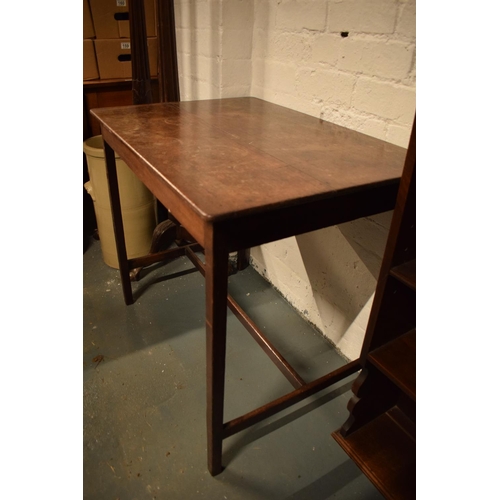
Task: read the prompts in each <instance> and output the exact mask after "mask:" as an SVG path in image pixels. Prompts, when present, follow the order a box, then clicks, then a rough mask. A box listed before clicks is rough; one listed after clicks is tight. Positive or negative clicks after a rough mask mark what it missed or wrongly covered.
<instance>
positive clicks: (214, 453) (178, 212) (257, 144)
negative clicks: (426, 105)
mask: <svg viewBox="0 0 500 500" xmlns="http://www.w3.org/2000/svg"><path fill="white" fill-rule="evenodd" d="M91 114H92V115H93V116H94V117H95V118H96V119H97V120H98V121H99V123H100V125H101V129H102V135H103V138H104V141H105V152H106V161H107V169H108V180H109V188H110V196H111V200H112V208H113V217H114V227H115V237H116V242H117V248H118V256H119V262H120V274H121V279H122V287H123V291H124V297H125V302H126V303H127V304H132V303H133V301H134V298H133V293H132V287H131V283H130V278H129V270H130V269H131V268H133V267H136V266H137V265H146V264H150V263H152V262H155V261H158V260H162V259H163V258H165V256H166V254H165V252H163V253H162V254H160V255H149V256H147V257H144V258H139V259H130V260H128V259H127V256H126V253H125V243H124V237H123V224H122V220H121V212H120V200H119V192H118V185H117V181H116V167H115V160H114V151H116V152H117V153H118V154H119V156H120V157H121V158H123V160H124V161H125V162H126V163H127V165H128V166H129V167H130V168H131V169H132V170H133V171H134V172H135V174H136V175H137V177H138V178H139V179H140V180H141V181H142V182H143V183H144V184H145V185H146V186H147V187H148V188H149V189H150V190H151V191H152V192H153V194H154V195H155V196H156V197H157V198H158V199H159V200H160V201H161V202H162V203H163V204H164V205H165V206H167V207H168V208H169V211H170V212H171V213H172V214H173V216H174V217H175V218H176V219H177V220H178V221H179V222H180V223H181V224H182V225H183V226H184V227H185V228H186V230H187V231H188V232H189V233H190V234H191V235H192V236H193V237H194V239H195V240H196V241H197V242H198V243H197V244H191V245H188V246H186V247H182V248H180V249H175V250H174V251H175V252H179V253H185V254H186V255H187V256H188V257H189V258H190V259H191V260H192V261H193V263H194V264H195V266H196V267H197V268H198V269H199V270H200V271H201V272H202V273H203V274H204V275H205V279H206V331H207V366H206V369H207V434H208V468H209V471H210V473H211V474H212V475H216V474H218V473H220V472H221V471H222V442H223V440H224V439H225V438H227V437H229V436H231V435H233V434H235V433H237V432H239V431H241V430H243V429H246V428H247V427H249V426H251V425H253V424H255V423H257V422H259V421H261V420H263V419H264V418H267V417H269V416H271V415H274V414H275V413H277V412H279V411H281V410H283V409H285V408H287V407H289V406H291V405H292V404H295V403H297V402H299V401H301V400H303V399H305V398H307V397H309V396H311V395H313V394H315V393H316V392H318V391H320V390H322V389H325V388H326V387H328V386H330V385H331V384H333V383H335V382H338V381H340V380H342V379H343V378H345V377H347V376H349V375H351V374H353V373H355V372H356V371H358V370H359V368H360V363H359V360H354V361H352V362H350V363H347V364H346V365H344V366H343V367H341V368H339V369H336V370H334V371H332V372H331V373H329V374H327V375H325V376H323V377H321V378H319V379H317V380H314V381H309V382H307V381H305V380H303V379H302V378H301V376H300V375H299V374H298V373H297V372H296V371H295V370H294V369H293V367H291V366H290V365H289V363H288V362H287V361H286V360H285V359H284V358H283V356H281V354H280V353H279V352H278V351H277V349H275V347H274V346H273V345H272V344H271V343H270V342H269V340H268V339H266V338H265V337H264V335H263V334H262V332H260V331H259V329H258V328H257V326H256V325H255V324H254V323H253V322H252V321H251V320H250V318H248V316H247V315H246V314H245V312H244V311H243V310H242V309H241V308H240V307H239V306H238V304H236V302H235V301H234V299H233V298H232V297H230V296H228V285H227V275H228V254H229V252H233V251H237V250H241V249H245V248H251V247H253V246H257V245H261V244H263V243H267V242H270V241H275V240H279V239H282V238H285V237H289V236H293V235H297V234H301V233H305V232H309V231H313V230H316V229H320V228H323V227H327V226H332V225H335V224H339V223H342V222H346V221H350V220H354V219H357V218H359V217H365V216H368V215H372V214H375V213H380V212H384V211H387V210H391V209H392V208H394V204H395V199H396V194H397V190H398V185H399V180H400V177H401V172H402V168H403V164H404V160H405V149H403V148H400V147H397V146H394V145H392V144H388V143H385V142H383V141H380V140H377V139H374V138H372V137H369V136H366V135H363V134H360V133H357V132H355V131H352V130H348V129H346V128H343V127H340V126H337V125H334V124H332V123H329V122H325V121H323V120H320V119H317V118H313V117H311V116H308V115H305V114H302V113H298V112H296V111H292V110H289V109H286V108H284V107H281V106H277V105H274V104H270V103H267V102H265V101H262V100H260V99H255V98H234V99H220V100H206V101H190V102H189V101H188V102H179V103H161V104H147V105H140V106H126V107H117V108H104V109H92V111H91ZM200 249H203V251H204V254H205V261H204V262H203V260H202V259H201V258H200V257H199V256H198V255H197V254H196V250H200ZM155 259H156V260H155ZM227 307H229V308H230V309H231V310H232V311H233V312H234V313H235V314H236V316H237V317H238V318H239V319H240V321H242V323H243V325H244V326H245V327H246V328H247V330H248V331H249V332H250V333H251V334H252V335H253V336H254V337H255V338H256V340H257V341H258V342H259V344H260V345H261V346H262V347H263V349H264V351H265V352H266V353H267V354H268V356H269V357H270V358H271V359H272V360H273V362H274V363H275V364H276V366H277V367H278V368H279V369H280V370H281V371H282V373H283V374H284V375H285V376H286V377H287V379H288V380H289V381H290V383H291V384H292V386H293V387H294V390H292V391H291V392H290V393H288V394H287V395H285V396H283V397H281V398H278V399H277V400H275V401H272V402H270V403H268V404H266V405H265V406H262V407H260V408H257V409H255V410H253V411H251V412H249V413H247V414H245V415H243V416H241V417H238V418H236V419H233V420H231V421H229V422H224V421H223V407H224V374H225V357H226V316H227Z"/></svg>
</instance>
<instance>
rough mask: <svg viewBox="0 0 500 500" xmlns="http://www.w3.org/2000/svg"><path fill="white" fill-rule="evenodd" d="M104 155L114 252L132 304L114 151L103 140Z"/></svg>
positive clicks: (126, 297) (124, 290)
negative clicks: (113, 235) (114, 243)
mask: <svg viewBox="0 0 500 500" xmlns="http://www.w3.org/2000/svg"><path fill="white" fill-rule="evenodd" d="M104 155H105V157H106V174H107V176H108V188H109V198H110V202H111V215H112V217H113V229H114V232H115V242H116V252H117V256H118V266H119V267H120V277H121V281H122V289H123V296H124V298H125V304H127V305H130V304H133V302H134V298H133V296H132V284H131V281H130V275H129V268H128V260H127V249H126V246H125V232H124V230H123V218H122V210H121V204H120V193H119V189H118V176H117V173H116V161H115V152H114V151H113V149H112V148H111V146H109V144H108V143H107V142H106V141H104Z"/></svg>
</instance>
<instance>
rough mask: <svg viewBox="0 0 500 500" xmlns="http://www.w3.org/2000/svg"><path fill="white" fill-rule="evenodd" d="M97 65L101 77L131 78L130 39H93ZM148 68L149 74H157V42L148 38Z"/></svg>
mask: <svg viewBox="0 0 500 500" xmlns="http://www.w3.org/2000/svg"><path fill="white" fill-rule="evenodd" d="M94 46H95V53H96V57H97V66H98V68H99V75H100V77H101V79H103V80H104V79H107V78H132V62H131V50H130V39H128V38H116V39H114V40H110V39H109V40H108V39H106V40H101V39H96V40H94ZM148 55H149V70H150V72H151V76H157V75H158V60H157V58H158V42H157V39H156V37H152V38H148Z"/></svg>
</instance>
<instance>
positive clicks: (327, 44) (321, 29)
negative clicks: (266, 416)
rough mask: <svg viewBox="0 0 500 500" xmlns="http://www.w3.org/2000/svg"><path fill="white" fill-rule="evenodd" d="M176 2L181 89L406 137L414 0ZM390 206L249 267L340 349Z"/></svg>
mask: <svg viewBox="0 0 500 500" xmlns="http://www.w3.org/2000/svg"><path fill="white" fill-rule="evenodd" d="M175 8H176V22H177V44H178V52H179V72H180V83H181V99H182V100H190V99H207V98H219V97H232V96H247V95H252V96H254V97H259V98H262V99H265V100H267V101H270V102H274V103H276V104H280V105H283V106H286V107H289V108H292V109H295V110H297V111H301V112H304V113H307V114H309V115H312V116H316V117H321V118H322V119H324V120H327V121H331V122H333V123H337V124H339V125H343V126H345V127H348V128H351V129H354V130H358V131H359V132H362V133H365V134H368V135H371V136H373V137H377V138H380V139H383V140H386V141H388V142H391V143H394V144H397V145H400V146H404V147H406V146H407V143H408V139H409V135H410V130H411V124H412V120H413V116H414V111H415V78H416V69H415V0H269V1H268V0H177V2H176V4H175ZM342 32H348V33H349V34H348V36H347V37H342V36H341V33H342ZM391 215H392V213H386V214H379V215H377V216H373V217H369V218H364V219H360V220H357V221H353V222H350V223H346V224H342V225H339V226H337V227H334V228H328V229H324V230H321V231H316V232H314V233H309V234H305V235H301V236H298V237H293V238H288V239H286V240H282V241H279V242H274V243H271V244H268V245H263V246H261V247H258V248H254V249H252V252H251V260H252V265H253V266H254V267H255V269H257V271H259V272H260V273H261V274H262V275H263V276H265V277H266V278H267V279H268V280H269V281H270V282H271V283H272V284H273V285H274V286H275V287H276V288H277V289H278V290H279V291H280V292H281V293H282V294H283V295H284V296H285V297H286V298H287V299H288V300H289V301H290V303H291V304H292V305H293V306H294V307H296V308H297V309H298V310H299V311H300V312H301V313H302V314H303V315H304V316H305V317H306V318H307V319H308V320H309V321H311V322H312V323H313V324H315V325H316V326H317V327H318V328H319V329H320V330H321V331H322V332H323V333H324V334H325V335H326V336H327V337H328V338H329V339H331V340H332V341H333V342H334V343H335V344H336V345H337V346H338V348H339V349H340V350H341V351H342V352H343V353H344V355H345V356H346V357H348V358H350V359H353V358H355V357H356V356H357V355H358V354H359V351H360V348H361V344H362V340H363V336H364V332H365V329H366V323H367V320H368V315H369V311H370V308H371V303H372V299H373V293H374V289H375V284H376V279H377V277H378V272H379V269H380V263H381V258H382V255H383V251H384V248H385V242H386V239H387V232H388V228H389V224H390V220H391Z"/></svg>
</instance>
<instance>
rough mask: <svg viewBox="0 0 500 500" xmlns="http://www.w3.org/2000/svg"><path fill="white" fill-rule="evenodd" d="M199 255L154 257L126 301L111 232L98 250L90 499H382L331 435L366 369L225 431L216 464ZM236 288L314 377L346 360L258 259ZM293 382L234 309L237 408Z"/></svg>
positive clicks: (233, 282)
mask: <svg viewBox="0 0 500 500" xmlns="http://www.w3.org/2000/svg"><path fill="white" fill-rule="evenodd" d="M192 267H193V266H192V264H191V263H190V262H189V261H188V260H187V259H185V258H181V259H178V260H176V261H174V262H171V263H169V264H166V265H161V266H157V267H156V268H153V269H149V270H146V271H149V272H148V273H144V276H143V277H142V278H141V279H140V281H139V282H138V283H134V284H133V289H134V294H135V296H136V297H137V299H136V302H135V303H134V304H133V305H131V306H125V303H124V301H123V297H122V290H121V286H120V278H119V272H118V271H117V270H115V269H112V268H110V267H108V266H106V265H105V264H104V262H103V260H102V257H101V253H100V245H99V242H98V241H92V243H91V245H90V247H89V248H88V249H87V251H86V252H85V253H84V257H83V272H84V301H83V305H84V307H83V317H84V326H83V351H84V355H83V370H84V375H83V381H84V386H83V409H84V415H83V422H84V428H83V440H84V447H83V448H84V456H83V463H84V467H83V484H84V498H85V499H86V500H94V499H95V500H105V499H106V500H117V499H120V500H135V499H138V500H139V499H158V500H161V499H168V500H176V499H192V498H200V499H201V498H206V499H227V500H231V499H267V498H269V499H290V500H291V499H294V500H298V499H304V500H306V499H314V500H316V499H318V500H319V499H330V498H335V499H339V500H340V499H345V500H347V499H366V500H368V499H370V500H371V499H381V498H382V497H381V495H380V494H379V493H378V492H377V491H376V489H375V488H374V487H373V486H372V484H371V483H370V482H369V480H368V479H367V478H366V477H365V476H364V475H363V474H362V473H361V472H360V471H359V469H358V468H357V467H356V466H355V465H354V463H353V462H352V461H351V460H350V459H349V458H348V457H347V455H346V454H345V453H344V452H343V451H342V450H341V449H340V447H339V446H338V445H337V444H336V443H335V441H334V440H333V438H332V437H331V433H332V431H334V430H336V429H338V428H339V427H340V426H341V425H342V423H343V422H344V421H345V420H346V418H347V415H348V412H347V402H348V400H349V398H350V396H351V393H350V384H351V382H352V380H353V378H354V376H353V377H350V378H349V379H347V380H344V381H343V382H341V383H339V384H337V385H335V386H332V387H331V388H329V389H325V390H324V391H322V392H320V393H318V394H317V395H315V396H313V397H311V398H309V399H307V400H305V401H303V402H302V403H299V404H297V405H295V406H293V407H291V408H290V409H288V410H286V411H284V412H282V413H280V414H278V415H276V416H275V417H273V418H270V419H268V420H265V421H264V422H262V423H260V424H257V425H256V426H254V427H252V428H250V429H247V430H246V431H243V432H241V433H239V434H236V435H235V436H232V437H231V438H229V439H227V440H225V441H224V452H223V464H224V466H225V470H224V471H223V472H222V473H221V474H220V475H218V476H216V477H212V476H211V475H210V474H209V473H208V471H207V463H206V454H207V453H206V430H205V329H204V326H205V325H204V309H205V300H204V293H205V287H204V279H203V277H202V276H201V274H199V273H198V272H193V271H192ZM229 287H230V293H231V294H232V295H233V296H234V297H235V298H236V300H237V301H238V302H239V303H240V304H241V305H242V306H243V307H244V309H245V311H246V312H247V314H248V315H249V316H250V317H251V318H252V319H253V320H254V321H255V322H256V323H257V324H258V325H259V326H260V327H261V328H262V329H263V331H264V332H266V334H267V335H268V336H269V338H270V339H271V341H273V342H274V343H275V345H276V346H277V347H278V348H279V349H280V351H281V353H282V354H283V355H284V356H285V358H286V359H287V360H288V361H289V362H290V363H291V364H292V366H294V367H295V368H296V370H297V371H298V372H299V373H300V375H301V376H302V377H303V378H304V379H305V380H306V381H311V380H313V379H315V378H317V377H319V376H321V375H323V374H326V373H328V372H329V371H331V370H333V369H334V368H336V367H337V366H340V365H342V364H343V363H345V362H346V361H345V360H344V359H342V357H341V356H339V355H338V353H337V352H336V351H335V349H334V348H333V346H332V345H331V344H330V343H329V342H327V341H326V340H325V339H324V338H323V337H322V336H321V335H320V334H319V333H317V332H316V331H315V330H314V329H313V328H311V326H310V325H308V324H307V322H305V321H304V320H303V319H302V318H301V317H300V316H299V315H298V313H297V312H296V311H294V309H293V308H292V307H291V306H290V305H289V304H288V303H287V302H286V301H285V300H284V299H283V298H282V297H281V296H280V295H279V294H278V293H277V292H276V291H275V290H274V289H273V288H272V286H271V285H270V284H269V283H267V282H266V281H265V280H264V279H263V278H262V277H260V276H259V275H258V274H257V273H256V272H255V271H254V270H253V269H252V268H248V269H246V270H245V271H243V272H240V273H238V274H236V275H234V276H231V277H230V279H229ZM291 390H292V387H291V385H290V384H289V383H288V382H287V380H286V379H285V378H284V377H283V375H282V374H281V373H280V372H279V370H278V369H277V368H276V367H275V366H274V364H273V363H272V362H271V361H270V360H269V359H268V358H267V356H266V355H265V354H264V353H263V352H262V350H261V349H260V347H259V346H258V345H257V343H256V342H255V341H254V340H253V339H252V338H251V337H250V335H249V334H248V333H247V332H246V330H245V329H244V328H243V327H242V326H241V325H240V323H239V322H238V320H237V319H236V318H235V317H234V316H233V315H232V314H231V313H230V312H229V311H228V347H227V369H226V395H225V415H224V417H225V421H227V420H229V419H232V418H234V417H237V416H240V415H242V414H244V413H246V412H247V411H250V410H253V409H254V408H257V407H258V406H261V405H263V404H265V403H267V402H269V401H271V400H273V399H275V398H276V397H279V396H281V395H283V394H286V393H287V392H290V391H291Z"/></svg>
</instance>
